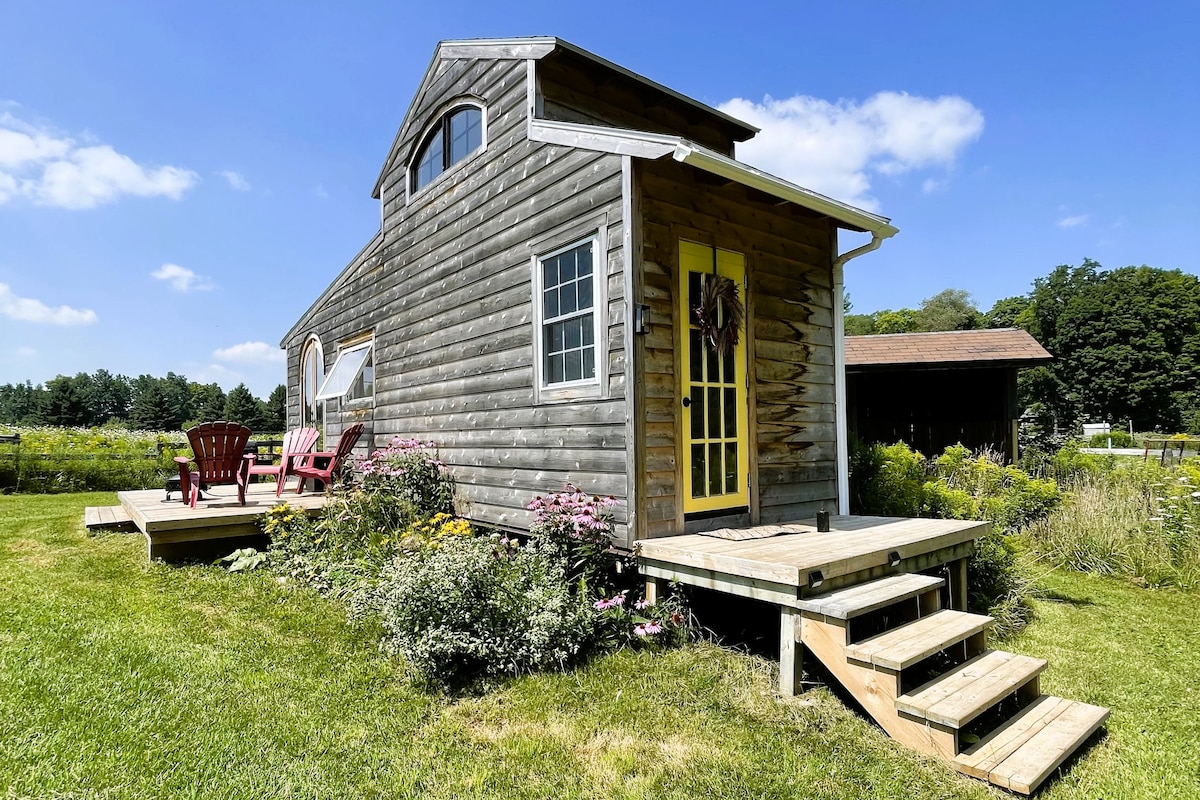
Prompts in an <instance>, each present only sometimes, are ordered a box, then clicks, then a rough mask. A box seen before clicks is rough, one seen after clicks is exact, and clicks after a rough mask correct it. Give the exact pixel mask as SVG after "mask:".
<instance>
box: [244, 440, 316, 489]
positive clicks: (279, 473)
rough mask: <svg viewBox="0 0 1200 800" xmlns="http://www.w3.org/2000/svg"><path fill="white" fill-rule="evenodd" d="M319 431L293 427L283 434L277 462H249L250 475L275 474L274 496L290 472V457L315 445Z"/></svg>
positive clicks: (305, 451)
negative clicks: (281, 448) (281, 450)
mask: <svg viewBox="0 0 1200 800" xmlns="http://www.w3.org/2000/svg"><path fill="white" fill-rule="evenodd" d="M320 436H321V432H320V431H318V430H317V429H316V428H293V429H292V430H290V431H288V432H287V433H285V434H284V435H283V452H282V454H281V455H280V459H279V463H278V464H251V465H250V474H251V475H273V476H275V496H276V497H279V495H280V494H281V493H282V492H283V484H284V483H286V482H287V477H288V475H291V474H292V466H293V464H292V457H293V456H298V455H302V454H304V453H307V452H309V451H310V450H312V449H313V448H314V447H316V444H317V439H319V438H320Z"/></svg>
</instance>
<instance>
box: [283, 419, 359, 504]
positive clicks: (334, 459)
mask: <svg viewBox="0 0 1200 800" xmlns="http://www.w3.org/2000/svg"><path fill="white" fill-rule="evenodd" d="M362 432H363V426H362V423H361V422H356V423H355V424H353V425H351V426H350V427H349V428H346V430H344V431H342V436H341V438H340V439H338V443H337V447H335V448H333V449H332V450H329V451H327V452H323V453H302V454H300V455H298V456H296V457H295V459H294V460H295V462H296V463H295V464H293V465H292V474H293V475H295V476H296V477H298V478H300V485H299V486H297V487H296V494H300V493H301V492H303V491H304V482H305V481H307V480H308V479H309V478H315V479H316V480H319V481H321V482H323V483H325V484H326V485H328V484H330V483H332V482H333V473H335V472H337V471H338V470H339V469H341V466H342V462H343V461H345V460H346V456H348V455H350V451H351V450H353V449H354V445H355V444H356V443H357V442H358V437H360V436H362ZM318 459H321V460H324V461H327V463H326V464H325V466H323V467H318V466H317V460H318Z"/></svg>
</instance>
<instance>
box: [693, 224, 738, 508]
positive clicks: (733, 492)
mask: <svg viewBox="0 0 1200 800" xmlns="http://www.w3.org/2000/svg"><path fill="white" fill-rule="evenodd" d="M714 274H716V275H720V276H722V277H725V278H729V279H730V280H732V281H733V282H734V285H736V286H737V287H738V296H739V298H741V299H742V302H743V303H744V302H745V285H746V259H745V257H744V256H743V255H742V254H741V253H734V252H732V251H729V250H721V249H719V248H713V247H709V246H707V245H703V244H698V243H696V242H689V241H686V240H680V242H679V281H680V286H679V293H678V296H679V306H680V307H679V319H680V321H681V327H682V329H683V330H682V333H683V335H682V336H681V337H680V338H681V340H682V341H681V345H682V352H681V353H680V362H679V366H680V370H679V373H680V375H681V377H682V380H681V384H682V385H681V387H680V388H681V395H680V396H681V398H682V401H683V403H682V404H683V408H682V414H683V441H682V448H681V451H682V452H681V453H680V456H681V460H682V462H683V489H684V491H683V510H684V511H685V512H695V511H715V510H718V509H725V508H738V507H741V506H747V505H749V502H750V489H749V480H748V477H747V476H748V472H749V469H748V465H749V452H748V449H749V448H748V442H747V435H746V431H747V417H748V410H747V409H748V404H747V399H746V332H745V330H742V331H741V332H740V334H739V336H738V343H737V346H736V347H735V348H734V350H733V352H732V353H718V352H716V351H715V350H714V349H713V348H712V347H711V346H709V345H708V344H707V343H706V342H705V340H704V336H703V333H702V332H701V330H700V327H699V325H698V324H697V321H696V312H695V309H696V307H697V306H698V305H699V303H700V295H701V289H702V287H703V285H704V281H706V280H709V279H710V278H709V276H711V275H714Z"/></svg>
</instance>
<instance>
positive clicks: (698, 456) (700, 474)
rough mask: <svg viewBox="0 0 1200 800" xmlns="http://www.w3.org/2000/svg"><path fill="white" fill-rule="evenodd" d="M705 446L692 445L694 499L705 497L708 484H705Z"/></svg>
mask: <svg viewBox="0 0 1200 800" xmlns="http://www.w3.org/2000/svg"><path fill="white" fill-rule="evenodd" d="M704 467H705V460H704V445H702V444H694V445H692V497H704V495H705V489H706V488H707V486H708V484H707V483H706V482H705V473H706V470H705V469H704Z"/></svg>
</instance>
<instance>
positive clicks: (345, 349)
mask: <svg viewBox="0 0 1200 800" xmlns="http://www.w3.org/2000/svg"><path fill="white" fill-rule="evenodd" d="M359 350H369V351H370V354H369V356H370V359H371V369H372V370H374V372H373V379H372V381H371V394H370V395H369V396H367V397H356V398H354V399H352V400H348V399H346V392H349V391H350V389H351V388H352V387H353V386H354V384H355V383H356V382H357V381H358V376H359V375H361V374H362V371H363V367H364V366H366V359H364V360H363V363H362V364H359V366H358V369H357V370H355V372H354V375H353V377H351V378H350V383H349V384H348V385H347V386H346V391H345V392H342V393H341V394H332V393H329V392H326V391H325V384H327V383H329V379H330V378H332V377H333V376H334V375H335V374H336V373H337V368H338V365H340V364H341V363H342V359H343V358H345V357H346V356H347V355H349V354H350V353H354V352H357V351H359ZM378 374H379V373H378V370H377V369H376V359H375V337H374V336H371V337H370V338H369V339H367V340H365V341H363V340H358V341H355V342H353V343H351V344H343V345H339V347H338V355H337V359H335V360H334V362H333V366H332V367H331V368H330V369H329V372H327V373H325V380H324V381H322V384H321V388H320V389H318V390H317V399H318V400H324V401H329V400H337V401H338V403H339V404H340V407H341V408H354V407H357V406H365V405H372V404H374V402H375V380H374V378H377V377H378Z"/></svg>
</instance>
